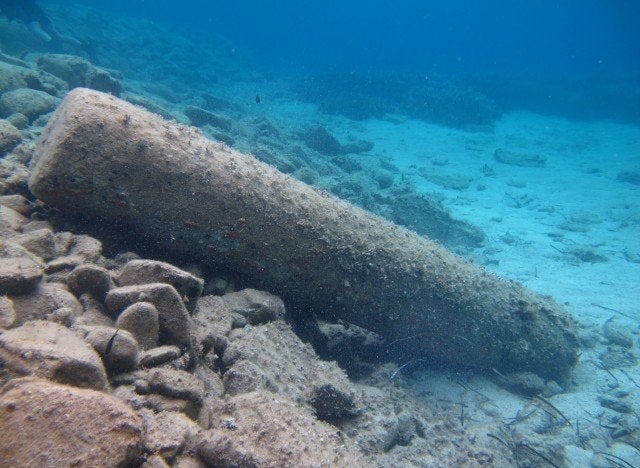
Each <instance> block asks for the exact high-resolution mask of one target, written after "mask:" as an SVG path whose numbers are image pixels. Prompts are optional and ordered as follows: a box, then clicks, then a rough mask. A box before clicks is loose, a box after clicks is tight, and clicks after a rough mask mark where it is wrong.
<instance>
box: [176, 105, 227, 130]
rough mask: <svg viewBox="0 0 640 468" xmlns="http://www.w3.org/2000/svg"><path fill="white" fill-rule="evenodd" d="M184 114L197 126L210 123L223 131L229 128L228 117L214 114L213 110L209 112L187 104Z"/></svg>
mask: <svg viewBox="0 0 640 468" xmlns="http://www.w3.org/2000/svg"><path fill="white" fill-rule="evenodd" d="M184 115H186V116H187V117H188V118H189V120H190V121H191V123H192V124H193V125H195V126H197V127H200V126H203V125H211V126H212V127H216V128H219V129H220V130H223V131H225V132H228V131H230V130H231V120H230V119H229V118H227V117H223V116H221V115H218V114H214V113H213V112H209V111H207V110H204V109H201V108H199V107H196V106H187V107H186V108H185V109H184Z"/></svg>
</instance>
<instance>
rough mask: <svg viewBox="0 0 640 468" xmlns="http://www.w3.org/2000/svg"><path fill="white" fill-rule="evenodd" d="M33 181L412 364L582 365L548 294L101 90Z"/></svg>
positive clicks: (57, 138) (59, 134) (70, 100)
mask: <svg viewBox="0 0 640 468" xmlns="http://www.w3.org/2000/svg"><path fill="white" fill-rule="evenodd" d="M29 186H30V188H31V191H32V192H33V193H34V194H35V195H36V196H37V197H38V198H40V199H41V200H43V201H44V202H46V203H48V204H49V205H52V206H55V207H57V208H59V209H60V210H61V211H63V212H67V213H70V214H81V215H82V216H85V217H86V216H89V217H95V218H96V219H100V220H102V221H103V222H106V223H112V224H113V225H117V226H119V227H121V228H126V229H127V230H129V231H130V232H131V233H133V234H134V235H138V236H140V239H141V242H147V243H148V242H153V243H154V244H155V245H157V246H159V247H160V248H163V249H168V250H170V251H172V252H174V253H179V254H182V255H188V256H191V257H192V258H194V259H198V260H199V261H201V262H203V263H205V264H208V265H211V266H213V267H224V268H225V269H232V270H234V271H235V272H237V273H240V274H242V275H244V276H245V277H247V278H248V279H250V280H251V284H253V285H255V286H258V287H262V288H265V289H268V290H269V291H271V292H274V293H277V294H280V295H281V296H282V298H283V299H284V300H285V303H286V304H287V305H288V307H289V309H290V310H294V311H296V313H298V314H301V313H306V314H309V317H312V316H313V315H314V314H315V315H316V316H318V317H328V318H334V319H338V318H340V319H343V320H346V321H348V322H351V323H355V324H358V325H361V326H363V327H365V328H368V329H370V330H374V331H376V332H378V333H380V334H381V335H383V336H384V337H385V338H386V339H388V340H389V341H390V342H391V341H394V340H402V341H398V342H397V343H396V345H394V346H402V347H404V348H405V350H404V351H405V352H406V353H407V359H409V358H410V357H412V358H420V359H424V360H425V361H426V362H427V363H430V364H434V365H444V366H454V367H462V368H469V369H475V370H490V369H492V368H493V369H496V370H498V371H499V372H513V371H531V372H535V373H537V374H539V375H541V376H544V377H549V378H560V379H561V378H563V377H566V376H567V374H568V372H569V370H570V369H571V367H572V366H573V365H574V363H575V361H576V356H577V348H578V339H577V336H576V329H575V324H574V322H573V321H572V319H571V318H570V316H569V315H568V314H567V312H566V311H565V310H564V309H563V308H562V307H561V306H560V305H558V304H557V303H555V302H553V301H552V300H551V299H549V298H547V297H543V296H540V295H538V294H535V293H533V292H531V291H529V290H527V289H526V288H524V287H523V286H522V285H520V284H519V283H516V282H514V281H507V280H504V279H501V278H498V277H496V276H494V275H491V274H488V273H486V272H485V271H483V270H482V269H480V268H478V267H477V266H474V265H473V264H471V263H469V262H467V261H465V260H463V259H461V258H460V257H458V256H456V255H454V254H452V253H450V252H449V251H447V250H446V249H445V248H443V247H442V246H440V245H438V244H436V243H435V242H432V241H430V240H428V239H426V238H424V237H421V236H419V235H417V234H415V233H413V232H411V231H408V230H406V229H403V228H401V227H399V226H396V225H394V224H392V223H390V222H388V221H385V220H382V219H380V218H378V217H376V216H374V215H371V214H369V213H367V212H365V211H363V210H361V209H359V208H357V207H354V206H352V205H350V204H349V203H347V202H344V201H341V200H339V199H337V198H335V197H333V196H331V195H328V194H326V193H324V192H322V191H319V190H317V189H314V188H313V187H310V186H308V185H306V184H303V183H301V182H299V181H297V180H294V179H293V178H291V177H289V176H287V175H285V174H282V173H280V172H278V171H277V170H276V169H274V168H273V167H271V166H268V165H266V164H263V163H261V162H260V161H258V160H256V159H255V158H253V157H252V156H249V155H245V154H241V153H239V152H237V151H234V150H232V149H229V148H228V147H226V146H225V145H223V144H221V143H216V142H212V141H209V140H207V139H206V138H204V137H203V136H202V135H201V134H200V133H199V132H198V130H197V129H195V128H189V127H185V126H182V125H179V124H176V123H173V122H168V121H165V120H163V119H162V118H161V117H159V116H157V115H154V114H151V113H149V112H147V111H145V110H143V109H140V108H138V107H136V106H133V105H131V104H129V103H127V102H124V101H121V100H119V99H117V98H115V97H113V96H110V95H107V94H102V93H99V92H95V91H91V90H87V89H76V90H74V91H72V92H71V93H69V95H68V96H67V97H66V98H65V99H64V101H63V102H62V104H61V105H60V107H59V108H58V110H57V111H56V112H55V114H54V115H53V117H52V118H51V120H50V122H49V124H48V125H47V127H46V129H45V131H44V132H43V134H42V136H41V137H40V140H39V141H38V144H37V148H36V152H35V156H34V159H33V162H32V174H31V178H30V180H29ZM407 337H412V338H410V339H404V338H407Z"/></svg>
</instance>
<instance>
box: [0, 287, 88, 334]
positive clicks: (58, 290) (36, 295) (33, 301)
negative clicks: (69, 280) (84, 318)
mask: <svg viewBox="0 0 640 468" xmlns="http://www.w3.org/2000/svg"><path fill="white" fill-rule="evenodd" d="M10 297H11V300H12V301H13V306H14V309H15V311H16V324H18V325H21V324H23V323H25V322H27V321H29V320H40V319H45V318H47V317H48V316H50V315H51V314H53V313H54V312H55V311H56V310H58V309H61V308H67V309H69V310H70V311H71V312H72V314H73V315H74V316H76V317H78V316H80V315H82V305H81V304H80V302H78V300H77V299H76V298H75V296H74V295H73V294H71V293H70V292H69V291H68V290H67V289H66V286H65V285H64V284H62V283H45V282H40V283H38V285H37V286H36V288H35V289H34V290H33V291H32V292H31V293H29V294H25V295H11V296H10Z"/></svg>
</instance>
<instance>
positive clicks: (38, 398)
mask: <svg viewBox="0 0 640 468" xmlns="http://www.w3.org/2000/svg"><path fill="white" fill-rule="evenodd" d="M0 427H3V428H4V430H3V431H0V459H1V460H2V464H3V465H5V466H105V464H108V465H110V466H133V465H135V464H136V462H137V458H138V457H139V456H140V455H142V450H141V449H142V432H143V426H142V421H141V419H140V417H139V416H138V415H137V414H136V413H135V412H134V411H133V410H132V409H131V408H130V407H129V406H128V405H127V404H125V403H123V402H122V401H120V400H118V399H117V398H115V397H112V396H111V395H108V394H106V393H103V392H98V391H95V390H86V389H78V388H73V387H68V386H66V385H59V384H55V383H52V382H48V381H45V380H40V379H34V378H25V379H18V380H14V381H12V382H10V383H9V384H7V385H5V386H4V387H3V388H2V389H1V390H0ZM8 428H11V430H7V429H8Z"/></svg>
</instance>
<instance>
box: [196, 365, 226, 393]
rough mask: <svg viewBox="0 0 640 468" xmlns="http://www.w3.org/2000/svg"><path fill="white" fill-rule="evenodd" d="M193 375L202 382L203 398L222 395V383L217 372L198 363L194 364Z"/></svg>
mask: <svg viewBox="0 0 640 468" xmlns="http://www.w3.org/2000/svg"><path fill="white" fill-rule="evenodd" d="M194 375H195V376H196V377H198V378H199V379H200V380H201V381H202V383H203V384H204V394H205V398H209V399H210V398H220V397H222V395H224V391H225V390H224V384H223V383H222V378H221V377H220V374H219V373H218V372H216V371H213V370H212V369H211V368H209V367H207V366H205V365H202V364H201V363H198V364H196V368H195V370H194Z"/></svg>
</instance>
